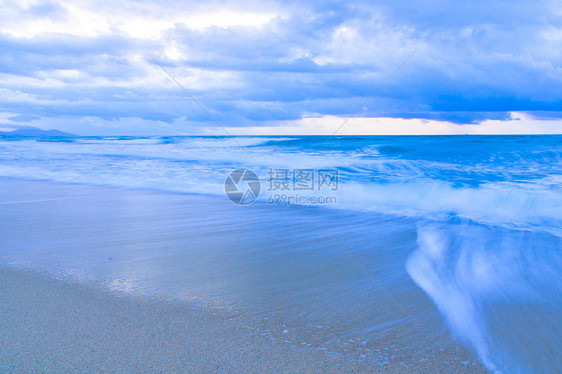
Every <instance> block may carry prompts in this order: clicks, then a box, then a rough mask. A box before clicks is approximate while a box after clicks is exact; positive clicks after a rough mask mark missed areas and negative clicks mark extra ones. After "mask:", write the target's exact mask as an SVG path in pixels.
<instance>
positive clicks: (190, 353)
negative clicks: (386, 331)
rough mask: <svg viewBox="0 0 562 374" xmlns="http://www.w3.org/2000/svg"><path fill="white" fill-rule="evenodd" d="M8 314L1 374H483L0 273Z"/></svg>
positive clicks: (1, 301) (1, 304) (0, 344)
mask: <svg viewBox="0 0 562 374" xmlns="http://www.w3.org/2000/svg"><path fill="white" fill-rule="evenodd" d="M0 315H1V316H2V318H0V371H1V372H51V373H54V372H58V373H62V372H121V373H127V372H277V373H278V372H317V373H320V372H381V373H383V372H385V373H388V372H402V373H403V372H420V373H436V372H442V373H451V372H457V373H459V372H484V370H483V369H482V367H481V366H480V365H469V366H467V365H466V363H465V364H463V363H462V360H460V359H459V360H456V361H451V360H450V359H449V358H450V357H451V352H440V356H438V357H434V358H431V359H425V360H424V361H422V362H420V360H419V357H410V358H408V357H406V358H404V359H403V362H401V363H400V362H392V363H381V362H377V361H376V360H372V359H369V360H357V359H354V358H353V357H346V355H345V352H341V353H340V354H339V355H328V354H326V353H325V352H324V351H322V350H319V349H317V348H315V347H307V346H296V345H294V344H290V343H286V342H283V341H282V340H280V339H273V338H272V337H271V336H265V335H261V334H259V333H256V332H253V331H251V330H248V329H246V328H244V327H243V326H244V324H243V323H241V321H243V320H244V319H246V318H251V316H245V315H234V314H229V313H225V312H217V311H209V310H207V311H206V310H202V309H197V310H195V309H191V308H189V307H188V306H187V305H185V304H181V303H173V302H172V303H170V302H162V301H158V300H151V299H142V298H133V297H129V296H123V297H116V295H114V294H112V293H110V292H103V291H96V290H92V289H88V288H85V287H82V286H77V285H72V284H68V283H64V282H61V281H57V280H53V279H48V278H45V277H42V276H38V275H36V274H26V273H23V272H20V271H14V270H9V269H2V270H0ZM455 354H456V355H459V352H456V353H455ZM461 355H462V353H461Z"/></svg>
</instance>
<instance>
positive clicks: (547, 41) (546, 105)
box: [0, 0, 562, 135]
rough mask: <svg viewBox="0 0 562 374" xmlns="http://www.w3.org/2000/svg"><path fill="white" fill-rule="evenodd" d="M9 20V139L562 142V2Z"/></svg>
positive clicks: (68, 8)
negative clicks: (506, 138) (525, 136)
mask: <svg viewBox="0 0 562 374" xmlns="http://www.w3.org/2000/svg"><path fill="white" fill-rule="evenodd" d="M0 8H1V9H2V17H1V19H0V129H6V128H16V127H22V126H36V127H40V128H45V129H50V128H56V129H59V130H63V131H68V132H72V133H75V134H80V135H125V134H131V135H165V134H224V133H223V130H222V129H221V128H220V127H219V125H217V123H215V121H213V120H211V118H210V117H209V115H208V114H207V113H206V112H205V110H206V111H208V113H210V115H211V116H212V117H214V118H215V119H216V120H217V121H218V122H219V123H220V124H221V125H222V126H223V127H224V128H225V129H227V131H229V132H231V133H235V134H249V133H256V134H286V133H318V134H325V133H326V134H328V133H332V132H333V131H335V130H336V129H337V128H338V127H339V126H340V125H341V124H342V123H343V122H344V121H345V119H346V118H347V117H349V116H350V115H351V114H354V113H355V112H356V113H355V114H354V118H353V119H351V120H349V121H347V122H346V123H345V126H343V127H342V128H341V129H340V132H339V133H341V134H346V133H350V134H356V133H357V134H359V133H374V134H376V133H382V134H386V133H486V132H491V133H502V132H504V133H505V132H507V133H524V132H531V133H562V3H561V2H560V1H559V0H552V1H549V0H547V1H540V0H539V1H495V0H486V1H481V0H472V1H452V0H451V1H446V0H443V1H437V0H428V1H424V2H419V1H405V0H394V1H376V0H370V1H307V2H304V1H302V2H292V1H283V2H275V1H268V0H265V1H264V0H261V1H253V0H245V1H232V2H230V1H221V2H213V1H207V2H201V1H190V0H188V1H167V0H163V1H158V2H156V1H142V0H141V1H131V2H129V1H107V2H106V1H99V0H96V1H88V0H86V1H81V0H73V1H57V0H52V1H34V0H33V1H29V0H18V1H3V0H0ZM159 64H160V65H161V66H162V67H163V69H165V70H166V71H167V72H168V73H170V74H171V75H172V76H173V77H174V78H175V79H176V80H177V81H178V82H179V83H180V84H181V85H182V86H183V87H184V88H185V89H186V90H187V92H188V93H189V94H190V95H192V96H193V97H194V98H195V100H196V101H197V103H199V104H200V105H201V106H202V107H203V108H205V110H203V109H202V108H201V107H200V106H199V105H198V104H197V103H196V102H194V101H193V100H192V99H191V98H190V97H189V96H188V95H187V94H186V93H185V92H184V91H183V90H182V89H181V88H180V87H179V86H178V85H177V84H176V83H175V82H174V81H173V80H172V78H171V77H170V76H168V74H167V73H166V72H165V71H164V70H163V69H162V68H161V67H160V66H159ZM385 82H386V83H385ZM369 97H370V99H369ZM365 102H366V103H365ZM363 103H365V105H363V106H362V104H363Z"/></svg>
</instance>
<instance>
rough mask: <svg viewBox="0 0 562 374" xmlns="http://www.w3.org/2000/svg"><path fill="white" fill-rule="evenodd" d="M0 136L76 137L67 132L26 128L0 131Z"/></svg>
mask: <svg viewBox="0 0 562 374" xmlns="http://www.w3.org/2000/svg"><path fill="white" fill-rule="evenodd" d="M0 136H39V137H52V136H76V135H74V134H69V133H67V132H62V131H59V130H41V129H38V128H35V127H26V128H22V129H17V130H13V131H0Z"/></svg>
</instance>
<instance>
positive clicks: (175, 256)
mask: <svg viewBox="0 0 562 374" xmlns="http://www.w3.org/2000/svg"><path fill="white" fill-rule="evenodd" d="M239 169H248V170H251V171H252V172H254V173H255V174H256V175H257V176H258V178H259V179H260V180H261V189H260V191H259V195H258V196H257V198H256V200H255V201H253V202H251V204H243V205H240V204H234V203H232V202H231V201H230V200H229V199H228V198H227V196H225V187H224V186H225V180H226V178H227V176H228V174H229V173H230V172H232V171H233V170H239ZM298 171H306V173H309V174H308V175H310V176H311V178H312V181H314V183H315V185H312V186H310V185H309V187H311V188H310V189H306V188H303V189H296V188H295V187H296V185H295V184H293V182H294V180H293V179H288V182H289V184H288V185H286V186H285V187H286V188H285V189H281V188H279V187H281V186H282V185H279V184H277V185H276V184H275V183H274V182H275V181H274V180H272V179H274V177H272V176H273V175H276V176H279V175H288V176H294V175H295V174H294V173H295V172H298ZM323 171H324V172H326V171H328V172H330V173H332V174H331V175H332V176H334V175H336V178H335V179H334V180H332V182H337V183H335V184H334V183H332V184H330V185H325V186H324V188H320V187H321V186H319V185H320V184H321V180H320V179H317V177H318V176H319V174H320V172H323ZM334 172H335V173H336V174H334ZM0 176H1V177H6V178H4V179H3V180H2V183H0V193H1V195H0V220H1V221H2V228H1V229H0V230H1V234H2V235H1V236H0V261H2V264H1V265H4V266H5V265H8V264H9V265H10V266H15V267H25V268H29V269H36V270H44V271H46V272H48V273H50V274H54V275H55V276H57V277H61V278H64V279H68V280H72V281H77V282H94V283H97V284H100V285H102V286H103V287H105V288H108V289H112V290H115V291H116V292H128V293H132V294H141V295H151V296H158V297H165V298H174V299H178V300H184V301H189V302H191V303H194V305H206V306H210V307H215V308H223V309H224V308H226V309H229V310H232V311H234V312H240V311H242V312H243V311H246V312H248V313H253V314H254V315H256V316H257V317H256V318H260V319H261V318H263V319H268V320H269V319H271V320H277V321H280V322H279V323H281V325H280V326H278V327H277V328H278V329H279V330H280V331H281V333H284V332H285V331H287V333H286V335H287V337H288V339H289V338H290V336H293V335H291V334H292V333H293V330H306V329H309V330H314V331H317V330H318V331H321V330H322V329H328V330H330V331H332V332H331V333H327V334H324V335H321V334H320V335H318V336H321V337H322V339H320V340H321V341H317V342H316V343H314V342H305V343H306V344H312V343H314V344H318V345H319V347H321V346H322V347H324V346H325V347H328V346H329V344H330V342H333V341H337V342H340V343H341V342H343V341H345V339H347V338H351V339H359V338H360V339H361V340H362V341H364V340H363V339H365V340H369V339H371V340H376V339H379V338H381V339H382V338H385V339H387V340H388V339H390V338H389V336H395V337H398V340H399V341H401V342H402V343H404V342H407V345H409V346H411V347H415V349H418V350H419V349H422V347H431V346H436V347H438V346H439V345H440V344H442V342H443V340H444V339H446V338H444V337H445V336H447V335H449V334H450V335H451V336H453V338H454V339H456V340H457V341H460V342H462V344H464V345H465V346H466V347H467V348H468V349H470V350H472V351H473V352H475V354H477V356H478V357H479V359H480V361H481V362H482V363H483V364H484V365H485V366H486V367H487V368H488V369H489V370H491V371H502V372H557V371H558V370H560V367H562V361H561V359H560V356H561V355H560V351H561V348H562V318H561V317H560V315H562V313H561V311H562V240H561V236H562V137H560V136H388V137H385V136H380V137H377V136H372V137H371V136H369V137H347V136H346V137H314V136H307V137H235V138H234V139H233V138H229V137H72V138H23V137H4V138H2V139H0ZM31 180H34V181H42V182H30V181H31ZM309 181H310V179H309ZM53 182H55V183H54V184H53ZM61 183H62V184H61ZM75 185H80V186H81V187H80V188H77V186H75ZM275 186H277V187H278V188H274V187H275ZM114 187H117V188H114ZM301 187H302V186H301ZM123 190H125V191H127V192H126V193H123ZM297 195H298V196H299V197H301V199H300V200H297V199H295V197H296V196H297ZM252 197H256V196H252ZM280 197H283V198H281V199H280ZM318 197H320V198H322V199H320V200H319V199H318ZM252 200H253V198H252ZM319 201H320V202H319ZM397 326H398V327H397ZM254 327H255V326H254ZM255 328H257V327H255ZM264 328H265V327H264ZM334 331H337V333H335V332H334ZM307 336H314V334H312V333H310V334H308V335H307ZM294 339H297V338H295V337H294ZM403 345H406V344H403ZM362 354H367V352H365V351H363V353H362Z"/></svg>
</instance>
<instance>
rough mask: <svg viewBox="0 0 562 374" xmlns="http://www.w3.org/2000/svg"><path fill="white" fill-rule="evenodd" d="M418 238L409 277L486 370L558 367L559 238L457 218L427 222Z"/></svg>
mask: <svg viewBox="0 0 562 374" xmlns="http://www.w3.org/2000/svg"><path fill="white" fill-rule="evenodd" d="M417 240H418V250H417V251H416V252H415V253H414V254H412V255H411V256H410V258H409V259H408V261H407V264H406V268H407V271H408V273H409V275H410V277H411V278H412V279H413V280H414V281H415V282H416V283H417V284H418V286H419V287H420V288H422V289H423V290H424V291H425V293H426V294H427V295H428V296H429V297H430V298H431V299H432V300H433V302H434V303H435V305H436V306H437V308H438V309H439V311H440V312H441V313H442V315H443V316H444V318H445V320H446V321H447V323H448V325H449V326H450V328H451V331H452V332H453V333H455V334H456V336H457V337H458V338H460V339H461V340H463V341H464V342H466V343H468V344H469V345H470V346H472V347H473V349H474V350H475V351H476V352H477V354H478V356H479V357H480V359H481V360H482V363H483V364H484V365H485V366H486V367H487V368H488V369H490V370H491V371H493V372H507V373H533V372H543V373H550V372H552V373H554V372H557V370H558V369H559V368H560V367H561V366H560V365H561V364H562V361H561V359H560V357H559V349H560V346H561V342H560V336H562V335H561V333H562V326H561V325H560V321H559V313H560V304H561V302H562V297H561V295H560V294H559V292H557V290H560V288H561V287H562V281H561V279H560V277H559V269H560V267H561V266H562V253H560V248H561V247H562V239H561V238H560V237H557V236H553V235H551V234H548V233H544V232H540V231H538V232H537V231H535V232H531V231H510V230H505V229H498V228H493V227H489V226H482V225H476V224H474V223H470V222H468V221H456V222H451V223H449V224H431V225H425V226H421V227H419V228H418V239H417ZM536 321H540V322H538V323H537V322H536Z"/></svg>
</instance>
